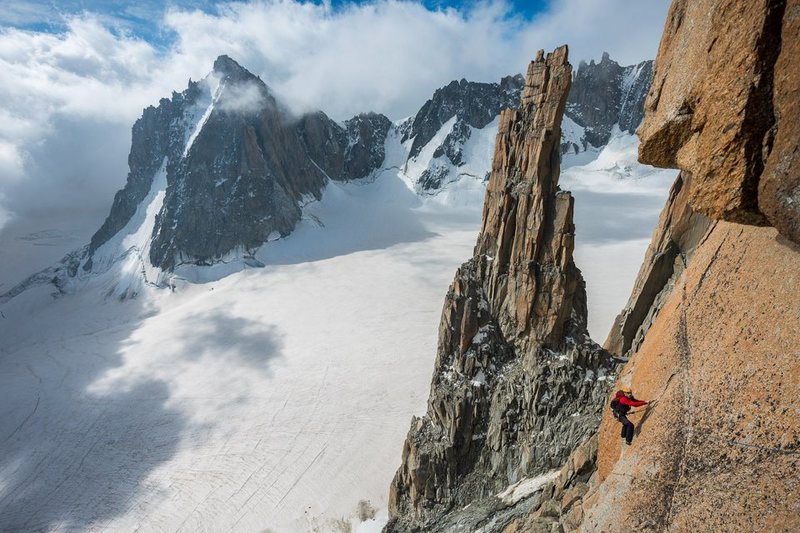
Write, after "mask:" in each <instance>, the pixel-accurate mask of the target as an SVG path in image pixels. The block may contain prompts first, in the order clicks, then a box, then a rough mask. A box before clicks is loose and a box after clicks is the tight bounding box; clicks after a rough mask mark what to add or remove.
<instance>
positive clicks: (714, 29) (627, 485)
mask: <svg viewBox="0 0 800 533" xmlns="http://www.w3.org/2000/svg"><path fill="white" fill-rule="evenodd" d="M709 13H710V14H711V16H709ZM799 22H800V2H797V1H793V2H759V3H755V2H748V1H743V0H742V1H724V0H714V1H711V0H708V1H699V2H684V1H682V0H676V1H675V2H674V3H673V5H672V8H671V9H670V13H669V18H668V20H667V24H666V27H665V33H664V37H663V39H662V42H661V48H660V51H659V56H658V60H657V62H656V66H655V81H654V84H653V91H652V92H651V94H650V97H649V98H648V105H647V107H646V116H645V121H644V124H643V126H642V128H641V129H640V130H639V134H640V136H641V138H642V145H641V154H640V155H641V157H642V159H644V160H645V161H646V162H650V163H657V164H661V165H677V166H679V167H680V168H681V169H682V170H683V171H682V173H681V175H680V176H679V177H678V180H677V181H676V184H675V186H674V187H673V191H672V193H671V195H670V198H669V201H668V203H667V206H666V207H665V209H664V212H663V213H662V217H661V221H660V224H659V227H658V228H657V229H656V231H655V233H654V235H653V240H652V242H651V245H650V249H649V250H648V252H647V256H646V259H645V264H644V265H643V266H642V270H641V271H640V274H639V278H638V279H637V281H636V285H635V287H634V292H633V294H632V296H631V299H630V301H629V303H628V306H627V307H626V309H625V310H624V311H623V313H622V314H621V315H620V317H619V318H618V319H617V323H616V324H615V326H614V329H613V330H612V332H611V333H610V335H609V338H608V340H607V341H606V347H607V348H608V349H609V350H611V351H613V352H616V353H618V354H627V355H629V356H630V357H631V359H630V361H629V362H628V364H627V365H626V366H625V368H624V369H623V371H622V372H621V375H620V385H627V386H632V387H633V388H634V390H635V391H636V393H637V396H639V397H641V398H643V399H646V400H656V402H655V404H654V405H652V406H651V407H650V408H649V409H647V410H642V411H641V412H639V413H637V414H634V415H633V416H632V421H633V422H634V423H635V424H637V426H638V427H639V429H638V436H637V438H636V439H635V440H634V444H633V446H632V447H630V448H627V449H620V443H619V437H618V435H619V424H618V423H617V422H616V421H615V420H613V418H612V417H611V415H610V413H605V415H604V419H603V422H602V424H601V427H600V431H599V440H598V443H599V447H598V454H597V478H596V480H595V481H596V483H595V484H594V485H593V486H592V487H591V488H589V489H588V490H587V491H586V492H585V494H584V496H583V498H582V501H581V505H580V512H579V513H576V514H577V515H579V516H580V521H582V529H584V530H587V531H613V530H616V529H618V527H619V524H620V523H624V524H626V529H629V530H647V531H662V530H665V531H666V530H675V531H698V530H703V531H723V530H724V531H734V530H742V531H744V530H747V531H798V530H800V497H799V496H798V494H800V480H798V477H797V472H798V467H800V416H798V415H799V414H800V393H799V392H798V388H797V383H798V382H800V357H799V356H800V352H798V347H800V320H799V319H800V248H798V246H797V245H796V244H795V243H793V242H791V241H790V240H789V239H794V238H796V233H794V231H795V229H794V228H796V222H795V221H796V220H797V217H798V215H799V214H800V204H797V203H796V202H794V200H792V199H791V194H790V193H789V191H793V190H796V188H797V181H796V180H797V168H796V157H797V154H798V153H800V150H799V149H798V142H800V134H798V130H797V122H796V120H794V119H795V117H796V104H797V94H798V93H797V88H796V87H797V85H796V80H797V73H798V72H800V65H798V57H799V56H798V55H797V49H798V48H797V47H798V41H799V40H800V37H799V36H800V32H798V23H799ZM792 53H793V54H792ZM790 95H794V99H793V100H792V102H793V107H792V106H790V105H789V104H788V99H789V97H790ZM786 194H789V196H785V195H786ZM782 195H784V196H782ZM775 217H777V218H775ZM773 221H774V222H773ZM754 224H758V225H761V226H756V225H754ZM767 224H774V226H775V227H764V225H767ZM787 238H788V239H787Z"/></svg>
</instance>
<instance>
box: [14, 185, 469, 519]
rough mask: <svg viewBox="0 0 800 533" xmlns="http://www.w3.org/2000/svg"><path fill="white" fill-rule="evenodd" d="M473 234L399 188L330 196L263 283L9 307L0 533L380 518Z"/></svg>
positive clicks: (276, 257)
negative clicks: (444, 305) (440, 320)
mask: <svg viewBox="0 0 800 533" xmlns="http://www.w3.org/2000/svg"><path fill="white" fill-rule="evenodd" d="M478 218H479V213H477V212H476V211H474V210H472V211H463V210H458V209H442V208H441V206H435V208H433V207H430V206H426V205H424V204H423V203H422V202H420V200H419V198H418V197H417V196H416V195H415V194H414V193H413V192H412V191H410V190H409V189H408V188H407V187H406V185H405V183H404V182H403V181H402V180H401V179H400V178H399V177H398V176H397V175H394V176H392V175H385V176H383V177H381V178H380V179H378V180H376V181H374V182H371V183H360V184H358V183H353V184H331V185H330V186H329V187H328V189H327V190H326V193H325V196H324V198H323V200H322V201H321V202H318V203H315V204H313V205H310V206H308V207H307V210H306V214H305V216H304V219H303V220H302V221H301V223H300V224H299V226H298V228H297V231H296V232H295V234H293V235H292V236H291V237H290V238H287V239H282V240H279V241H277V242H274V243H272V246H271V252H270V254H269V257H262V258H261V259H263V260H264V261H265V263H266V266H265V267H264V268H260V269H246V270H244V271H240V272H238V273H234V274H232V275H229V276H227V277H225V278H224V279H222V280H220V281H217V282H213V283H208V284H199V285H194V284H192V285H187V286H185V287H181V289H180V290H178V291H176V292H170V291H164V290H159V289H155V288H152V287H149V286H145V287H144V288H143V290H142V292H141V293H140V295H139V297H138V298H135V299H129V300H125V301H123V302H120V301H118V300H116V299H113V300H108V299H106V298H105V294H104V290H103V288H102V287H98V286H92V285H90V286H87V287H86V288H85V289H84V290H82V291H80V292H77V293H75V294H72V295H67V296H64V297H61V298H58V299H56V300H53V299H52V298H51V297H50V296H49V294H48V292H49V291H48V290H46V288H45V287H44V286H40V287H38V288H35V289H33V290H30V291H26V292H25V293H24V294H22V295H20V296H19V297H17V298H15V299H13V300H11V301H9V302H7V303H6V304H5V305H4V306H3V307H2V310H3V313H4V316H5V319H3V320H2V321H0V339H2V355H1V356H0V381H1V382H0V391H2V392H0V405H2V412H3V416H2V417H1V418H0V442H2V444H0V449H1V450H2V454H0V480H2V483H1V484H0V530H7V529H12V528H22V529H46V530H50V529H54V530H61V529H63V530H66V529H74V530H88V529H93V530H101V531H131V530H134V529H137V528H141V529H142V530H150V531H152V530H167V531H230V530H236V531H261V530H264V529H271V530H273V531H344V530H347V529H346V526H345V525H344V524H345V523H351V522H352V523H353V524H354V525H355V524H357V523H360V520H358V519H357V516H358V515H359V502H361V501H362V500H363V501H364V502H369V504H368V505H367V504H366V503H362V504H361V515H362V517H366V516H370V514H371V513H370V512H369V509H370V508H371V507H374V508H376V509H377V510H378V513H379V514H380V512H382V511H383V510H385V506H386V501H385V498H386V486H387V485H388V481H389V479H390V478H391V476H392V474H393V471H394V469H395V468H396V466H397V460H398V458H397V457H396V451H397V449H398V446H399V445H400V443H401V442H402V438H403V435H404V433H405V431H406V429H407V427H406V425H407V420H408V418H409V416H410V415H413V414H416V413H420V412H421V411H422V410H423V409H424V404H425V393H426V391H427V381H428V379H429V377H430V372H431V368H432V360H431V357H430V354H431V353H432V351H433V349H434V345H435V339H436V322H437V317H438V315H439V312H440V308H441V294H442V291H443V290H444V288H445V287H446V286H447V283H448V278H449V277H450V276H451V274H452V272H453V270H454V269H455V268H456V266H457V265H458V264H459V263H460V262H461V260H462V259H463V257H465V256H466V255H468V254H469V250H470V249H471V247H472V245H473V244H474V236H475V228H476V226H477V223H478ZM34 339H35V340H34Z"/></svg>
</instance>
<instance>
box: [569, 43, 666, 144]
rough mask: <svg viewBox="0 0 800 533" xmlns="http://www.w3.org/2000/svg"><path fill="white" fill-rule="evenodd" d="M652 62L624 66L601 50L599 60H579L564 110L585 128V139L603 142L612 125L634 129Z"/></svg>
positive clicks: (626, 129) (625, 129) (650, 76)
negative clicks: (596, 61) (587, 61)
mask: <svg viewBox="0 0 800 533" xmlns="http://www.w3.org/2000/svg"><path fill="white" fill-rule="evenodd" d="M652 75H653V62H652V61H642V62H641V63H639V64H637V65H630V66H627V67H623V66H620V64H619V63H617V62H616V61H614V60H613V59H611V58H610V57H609V55H608V54H607V53H605V52H604V53H603V57H602V59H601V60H600V62H599V63H595V62H594V61H591V62H590V63H588V64H587V63H585V62H581V63H580V65H578V71H577V72H576V73H575V79H574V80H573V82H572V89H571V90H570V93H569V98H568V99H567V110H566V114H567V116H568V117H569V118H571V119H572V120H574V121H575V122H576V123H577V124H578V125H579V126H582V127H584V128H585V138H586V141H587V142H589V143H590V144H592V145H593V146H597V147H599V146H604V145H605V144H606V143H608V140H609V139H610V138H611V132H612V130H613V127H614V126H615V125H617V126H619V129H620V130H621V131H627V132H628V133H633V132H635V131H636V128H637V127H638V126H639V124H640V123H641V121H642V117H643V115H644V100H645V97H646V96H647V91H648V90H649V88H650V80H651V78H652Z"/></svg>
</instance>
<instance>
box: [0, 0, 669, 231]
mask: <svg viewBox="0 0 800 533" xmlns="http://www.w3.org/2000/svg"><path fill="white" fill-rule="evenodd" d="M667 4H668V2H667V0H659V1H648V2H630V1H628V0H602V1H600V0H553V1H552V2H551V3H550V4H549V7H548V10H547V11H545V12H544V13H542V14H540V15H538V16H536V17H535V18H533V19H532V20H525V19H523V18H520V17H518V16H515V15H514V13H513V12H512V10H511V8H510V4H507V3H505V2H503V1H501V0H497V1H484V2H477V3H475V4H471V7H469V8H464V9H462V10H456V9H453V8H447V9H440V10H429V9H426V8H425V7H424V6H422V5H421V4H418V3H414V2H408V1H394V0H378V1H375V2H368V3H358V4H349V5H346V6H344V7H337V8H334V7H332V6H331V4H330V3H329V2H324V3H322V4H315V3H310V2H307V3H298V2H295V1H290V0H264V1H254V2H235V3H226V4H220V5H218V6H217V8H216V10H215V11H214V12H213V13H209V12H204V11H199V10H188V9H182V8H175V7H173V8H169V9H167V10H166V11H165V12H164V15H163V18H162V19H161V21H160V32H161V33H162V34H169V35H174V40H173V42H172V44H171V45H169V46H166V47H165V46H163V43H162V44H159V45H158V46H157V45H155V44H153V43H150V42H148V41H145V40H143V39H140V38H137V37H135V36H134V35H132V34H131V33H128V32H127V31H125V30H124V29H120V28H119V27H112V25H110V24H109V23H108V17H107V16H106V14H103V13H94V14H93V13H88V12H84V13H81V14H80V15H75V16H72V17H71V18H67V19H65V28H66V29H65V30H64V31H63V32H61V33H58V34H54V33H46V32H36V31H23V30H19V29H15V28H12V27H4V28H2V29H0V69H2V71H3V79H4V82H3V84H0V196H2V198H1V199H0V220H2V218H3V215H2V213H5V216H6V217H7V216H8V213H9V212H12V211H13V212H14V213H16V214H18V215H19V216H33V215H32V214H33V213H41V212H53V211H56V210H59V209H62V208H67V207H71V208H75V207H76V206H80V207H81V208H83V209H85V210H86V211H87V212H92V213H96V212H97V211H98V210H107V209H108V207H109V206H110V203H111V199H112V196H113V192H114V190H115V189H118V188H119V187H121V186H122V185H123V184H124V180H125V176H126V162H127V151H128V149H129V143H130V131H131V125H132V123H133V121H134V120H136V118H137V117H138V116H139V115H140V114H141V111H142V108H144V107H146V106H147V105H151V104H157V102H158V100H159V98H161V97H165V96H169V94H171V92H172V91H173V90H178V91H180V90H182V89H183V88H185V86H186V83H187V81H188V79H189V78H193V79H199V78H202V77H203V76H204V75H205V74H206V73H207V72H208V71H209V70H210V69H211V65H212V63H213V61H214V59H215V58H216V57H217V56H218V55H220V54H228V55H230V56H231V57H233V58H234V59H236V60H237V61H238V62H240V63H241V64H242V65H243V66H245V67H246V68H248V69H249V70H251V71H252V72H253V73H255V74H257V75H259V76H260V77H261V78H262V79H263V80H264V81H265V82H266V83H267V84H268V85H269V86H270V87H271V88H272V89H273V90H274V91H275V93H276V95H277V96H278V97H279V98H280V99H282V100H283V101H284V102H285V103H286V104H287V105H288V106H290V108H292V109H294V110H297V111H299V110H306V109H312V108H313V109H316V108H321V109H323V110H324V111H325V112H327V113H328V114H329V115H331V116H332V117H334V118H336V119H344V118H348V117H349V116H352V115H354V114H356V113H358V112H362V111H367V110H374V111H378V112H382V113H385V114H387V115H388V116H390V117H391V118H393V119H397V118H401V117H403V116H407V115H410V114H412V113H414V112H415V111H416V110H417V109H418V108H419V107H420V106H421V105H422V104H423V103H424V101H425V100H426V99H427V98H428V97H429V96H430V95H431V93H432V92H433V91H434V90H435V89H436V88H438V87H440V86H442V85H445V84H446V83H448V82H449V81H450V80H452V79H458V78H462V77H463V78H467V79H471V80H478V81H493V80H497V79H499V78H500V77H501V76H503V75H506V74H510V73H516V72H523V71H524V70H525V68H526V65H527V62H528V61H529V60H530V59H531V58H532V57H533V56H534V55H535V53H536V50H538V49H539V48H545V49H551V48H553V47H555V46H557V45H560V44H562V43H565V42H566V43H568V44H570V46H571V58H572V60H573V63H577V60H579V59H581V58H585V59H589V58H599V57H600V54H601V53H602V51H604V50H605V51H608V52H609V53H610V54H611V56H612V57H614V58H616V59H618V60H620V61H621V62H622V63H632V62H636V61H640V60H642V59H646V58H651V57H653V56H654V55H655V52H656V47H657V44H658V40H659V37H660V33H661V29H662V26H663V20H664V17H665V15H666V9H667ZM13 5H14V9H15V11H14V13H16V14H17V15H18V16H19V17H23V16H25V17H28V18H31V17H35V16H36V10H35V9H34V7H35V4H28V3H25V2H19V1H15V2H14V3H13ZM173 5H174V4H173ZM26 6H28V7H30V8H29V9H28V8H27V7H26ZM622 13H624V14H625V15H624V16H622V15H621V14H622ZM8 20H10V19H8V18H6V21H8ZM631 21H635V22H631ZM242 96H243V99H242V102H243V103H248V102H249V100H248V97H249V96H252V95H249V96H248V95H242ZM93 216H96V214H93ZM0 227H2V223H0Z"/></svg>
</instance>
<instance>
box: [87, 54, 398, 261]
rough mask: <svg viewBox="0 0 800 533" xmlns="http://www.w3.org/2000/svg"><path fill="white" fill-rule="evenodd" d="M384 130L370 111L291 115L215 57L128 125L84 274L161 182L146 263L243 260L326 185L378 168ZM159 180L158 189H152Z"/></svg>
mask: <svg viewBox="0 0 800 533" xmlns="http://www.w3.org/2000/svg"><path fill="white" fill-rule="evenodd" d="M390 127H391V122H390V121H389V119H388V118H386V117H385V116H383V115H377V114H374V113H369V114H363V115H358V116H356V117H354V118H353V119H351V120H348V121H346V122H345V124H344V127H342V126H340V125H339V124H337V123H336V122H334V121H333V120H331V119H330V118H328V117H327V116H326V115H325V114H324V113H322V112H319V113H314V114H311V115H306V116H304V117H292V116H291V115H290V114H289V113H288V112H287V111H286V110H285V109H283V108H282V106H281V105H280V104H279V102H277V101H276V99H275V98H274V96H273V95H272V94H271V92H270V90H269V88H268V87H267V86H266V85H265V84H264V83H263V82H262V81H261V79H259V78H258V77H256V76H254V75H253V74H251V73H250V72H248V71H247V70H246V69H244V68H242V67H241V66H240V65H238V64H237V63H236V62H235V61H233V60H232V59H231V58H229V57H227V56H220V57H219V58H218V59H217V60H216V61H215V62H214V70H213V72H212V73H211V74H210V75H209V76H208V77H207V78H206V79H204V80H202V81H200V82H190V84H189V88H188V89H186V90H185V91H184V92H183V93H180V94H178V93H175V94H173V96H172V98H171V99H162V100H161V102H160V103H159V105H158V107H149V108H147V109H146V110H145V111H144V113H143V115H142V118H140V119H139V120H138V121H137V122H136V124H135V125H134V127H133V142H132V147H131V153H130V156H129V165H130V173H129V175H128V181H127V183H126V185H125V188H124V189H123V190H121V191H120V192H118V193H117V195H116V196H115V198H114V204H113V206H112V208H111V212H110V214H109V216H108V218H107V219H106V221H105V223H104V224H103V226H102V227H101V228H100V230H98V232H97V233H96V234H95V235H94V236H93V237H92V241H91V244H90V246H89V249H88V259H87V260H86V261H85V262H84V269H85V270H91V269H92V267H93V261H92V259H93V256H94V254H95V252H96V251H97V250H98V249H99V248H100V247H101V246H102V245H103V244H105V243H106V242H108V241H109V240H110V239H112V238H113V237H114V236H115V235H116V234H117V233H118V232H120V230H122V229H123V228H124V227H125V226H126V225H127V224H128V223H129V221H130V220H131V218H132V217H133V216H134V214H135V213H136V212H137V209H142V210H143V209H146V208H148V207H149V206H148V205H144V203H145V199H146V198H147V197H148V195H151V196H152V195H154V194H156V193H158V191H157V190H155V189H154V188H158V187H160V186H162V187H165V189H164V190H163V202H162V203H161V204H160V206H156V207H158V213H157V216H156V219H155V223H154V225H153V227H152V231H151V232H150V234H149V236H148V237H149V240H150V243H149V244H148V245H147V248H148V250H149V253H148V255H149V262H150V264H152V265H153V266H156V267H159V268H161V269H163V270H171V269H173V268H174V267H176V266H178V265H180V264H182V263H195V264H201V265H202V264H209V263H212V262H214V261H216V260H218V259H220V258H221V257H223V256H224V255H225V254H227V253H229V252H231V251H233V250H237V249H238V250H240V251H242V252H243V253H245V254H246V253H247V252H248V251H252V250H254V249H255V248H257V247H258V246H260V245H261V244H263V243H264V242H265V241H267V240H268V238H269V237H270V236H271V235H287V234H288V233H289V232H291V231H292V229H293V228H294V226H295V224H296V223H297V221H298V220H300V207H301V205H302V203H303V202H304V201H306V199H307V198H319V197H320V196H321V194H322V190H323V188H324V186H325V182H326V180H327V179H334V180H348V179H356V178H362V177H365V176H368V175H369V174H370V173H371V172H372V171H374V170H376V169H377V168H379V167H380V165H381V164H382V163H383V159H384V153H383V150H384V140H385V138H386V134H387V132H388V130H389V128H390ZM161 174H163V175H164V177H165V180H166V184H165V185H160V184H159V183H157V182H158V177H159V175H161ZM140 252H142V250H140Z"/></svg>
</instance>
